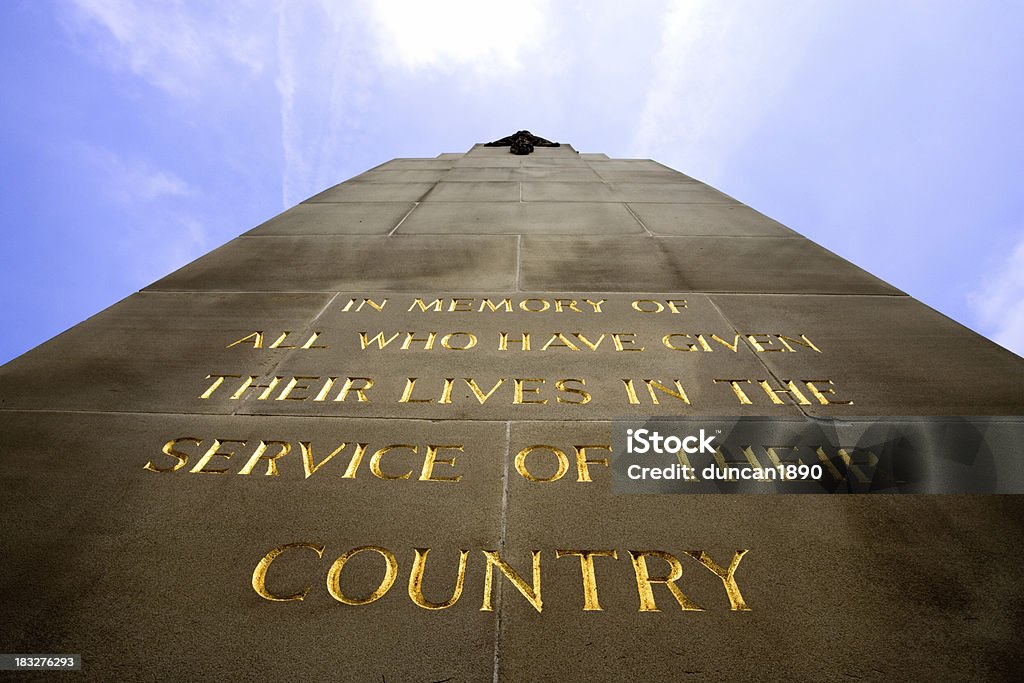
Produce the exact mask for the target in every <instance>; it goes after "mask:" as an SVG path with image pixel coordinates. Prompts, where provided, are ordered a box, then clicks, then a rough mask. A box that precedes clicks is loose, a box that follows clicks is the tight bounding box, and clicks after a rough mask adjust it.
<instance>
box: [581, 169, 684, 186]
mask: <svg viewBox="0 0 1024 683" xmlns="http://www.w3.org/2000/svg"><path fill="white" fill-rule="evenodd" d="M595 171H596V173H597V175H598V176H600V178H601V180H603V181H604V182H606V183H662V184H665V183H696V182H697V181H696V180H694V179H693V178H691V177H690V176H687V175H683V174H682V173H677V172H676V171H670V170H667V169H666V170H663V171H605V170H602V169H601V168H597V169H595Z"/></svg>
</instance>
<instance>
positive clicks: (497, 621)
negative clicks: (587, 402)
mask: <svg viewBox="0 0 1024 683" xmlns="http://www.w3.org/2000/svg"><path fill="white" fill-rule="evenodd" d="M511 458H512V423H511V422H506V423H505V457H504V459H503V467H502V470H501V516H500V517H499V522H498V524H499V527H500V530H499V531H500V532H499V534H498V554H500V555H501V556H502V557H504V555H505V539H506V537H507V529H508V468H509V464H510V462H511ZM502 583H503V582H502V581H501V580H500V579H499V581H498V585H497V593H498V595H497V600H496V603H497V605H498V608H497V610H496V611H495V613H494V615H495V616H494V677H493V681H494V683H498V681H500V680H501V613H502V611H503V609H504V605H503V603H502V600H501V594H502Z"/></svg>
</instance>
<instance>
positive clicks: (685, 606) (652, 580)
mask: <svg viewBox="0 0 1024 683" xmlns="http://www.w3.org/2000/svg"><path fill="white" fill-rule="evenodd" d="M629 556H630V557H631V558H632V560H633V571H634V572H635V573H636V589H637V593H639V595H640V609H639V611H640V612H660V611H661V610H660V609H658V605H657V603H655V602H654V591H653V590H652V588H651V587H652V585H653V584H656V583H663V584H665V587H666V588H668V590H669V592H670V593H672V597H674V598H675V599H676V602H678V603H679V607H680V609H682V610H683V611H684V612H690V611H693V612H698V611H702V608H701V606H700V605H698V604H697V603H695V602H693V601H692V600H690V599H689V598H688V597H686V595H684V594H683V591H681V590H680V589H679V586H677V585H676V584H675V582H676V581H678V580H679V577H681V576H682V575H683V565H682V564H680V562H679V559H678V558H676V557H675V556H674V555H670V554H669V553H666V552H663V551H661V550H630V551H629ZM648 557H657V558H660V559H662V560H664V561H665V562H667V563H668V565H669V569H670V571H669V573H668V574H667V575H666V576H657V577H653V576H651V573H650V571H649V570H648V568H647V558H648Z"/></svg>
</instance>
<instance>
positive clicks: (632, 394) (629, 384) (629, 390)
mask: <svg viewBox="0 0 1024 683" xmlns="http://www.w3.org/2000/svg"><path fill="white" fill-rule="evenodd" d="M622 383H623V384H625V385H626V396H627V397H628V398H629V403H630V405H634V406H638V405H640V399H639V398H637V396H636V387H634V386H633V380H631V379H624V380H622Z"/></svg>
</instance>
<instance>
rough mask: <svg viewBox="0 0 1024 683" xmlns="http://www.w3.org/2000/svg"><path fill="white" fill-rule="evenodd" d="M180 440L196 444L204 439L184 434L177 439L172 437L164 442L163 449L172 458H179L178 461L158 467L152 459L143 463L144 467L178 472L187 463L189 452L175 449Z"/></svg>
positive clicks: (153, 470)
mask: <svg viewBox="0 0 1024 683" xmlns="http://www.w3.org/2000/svg"><path fill="white" fill-rule="evenodd" d="M180 441H191V442H192V443H194V444H195V445H196V446H198V445H200V444H202V443H203V440H202V439H197V438H196V437H194V436H182V437H180V438H177V439H171V440H170V441H168V442H167V443H165V444H164V447H163V448H162V449H161V450H162V451H163V452H164V453H166V454H167V455H169V456H171V457H172V458H177V460H178V462H176V463H174V464H173V465H171V466H170V467H157V466H156V465H154V464H153V462H152V461H150V462H147V463H146V464H145V465H143V466H142V469H145V470H149V471H150V472H177V471H178V470H180V469H181V468H182V467H184V466H185V465H187V464H188V454H186V453H182V452H181V451H177V450H175V446H177V445H178V442H180Z"/></svg>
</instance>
